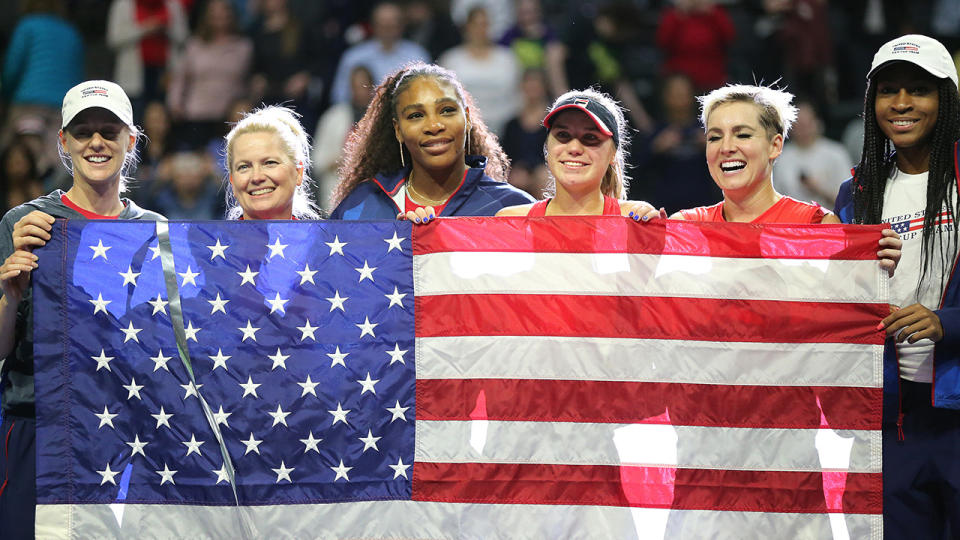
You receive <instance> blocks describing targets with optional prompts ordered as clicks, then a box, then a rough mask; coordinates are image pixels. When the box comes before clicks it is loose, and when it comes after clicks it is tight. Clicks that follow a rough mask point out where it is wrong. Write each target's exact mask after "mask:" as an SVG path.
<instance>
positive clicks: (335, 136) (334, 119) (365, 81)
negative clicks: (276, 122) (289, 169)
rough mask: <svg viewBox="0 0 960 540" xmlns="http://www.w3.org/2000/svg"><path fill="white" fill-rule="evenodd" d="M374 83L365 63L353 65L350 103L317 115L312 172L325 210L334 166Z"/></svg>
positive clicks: (334, 181) (334, 184)
mask: <svg viewBox="0 0 960 540" xmlns="http://www.w3.org/2000/svg"><path fill="white" fill-rule="evenodd" d="M375 86H376V84H375V83H374V82H373V77H372V76H371V75H370V70H369V69H367V68H366V66H356V67H354V68H353V71H351V72H350V102H349V103H337V104H335V105H332V106H330V108H329V109H327V110H326V112H324V113H323V115H322V116H321V117H320V122H319V123H318V124H317V132H316V133H315V134H314V135H313V155H312V156H311V159H312V161H313V171H314V175H315V178H316V186H317V193H316V194H315V195H316V197H315V200H316V201H318V202H319V203H320V206H321V207H322V208H323V209H324V210H325V211H327V212H329V211H331V210H333V208H332V207H331V205H330V196H331V195H332V194H333V189H334V188H335V187H337V183H338V179H337V167H338V166H339V163H340V156H341V155H342V154H343V144H344V142H346V140H347V135H348V134H349V133H350V131H351V130H352V129H353V127H354V126H355V125H356V123H357V122H358V121H359V120H360V118H362V117H363V113H364V112H366V110H367V105H369V104H370V100H371V99H373V89H374V88H375Z"/></svg>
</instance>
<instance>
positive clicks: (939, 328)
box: [877, 304, 943, 343]
mask: <svg viewBox="0 0 960 540" xmlns="http://www.w3.org/2000/svg"><path fill="white" fill-rule="evenodd" d="M877 329H878V330H883V329H886V331H887V335H888V336H892V335H894V334H896V333H897V332H900V335H898V336H897V343H903V342H904V341H906V342H907V343H916V342H917V341H920V340H921V339H924V338H926V339H929V340H931V341H934V342H937V341H940V340H941V339H943V325H941V324H940V317H938V316H937V314H936V313H934V312H932V311H930V310H929V309H927V308H926V307H924V306H923V305H922V304H913V305H910V306H907V307H905V308H900V309H894V311H893V313H891V314H890V315H889V316H887V318H885V319H883V320H882V321H880V325H879V326H878V327H877Z"/></svg>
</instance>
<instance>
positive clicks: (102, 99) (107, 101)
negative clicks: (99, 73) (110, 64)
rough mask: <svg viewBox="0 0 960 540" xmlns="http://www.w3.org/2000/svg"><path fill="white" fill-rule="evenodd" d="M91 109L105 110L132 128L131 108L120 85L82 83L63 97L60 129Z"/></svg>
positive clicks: (99, 82) (97, 82) (92, 82)
mask: <svg viewBox="0 0 960 540" xmlns="http://www.w3.org/2000/svg"><path fill="white" fill-rule="evenodd" d="M91 107H100V108H102V109H106V110H108V111H110V112H112V113H113V114H115V115H116V116H117V118H119V119H120V121H121V122H123V123H124V124H126V125H128V126H130V127H131V128H132V127H133V106H132V105H130V98H128V97H127V94H126V92H124V91H123V88H120V85H118V84H117V83H114V82H110V81H84V82H82V83H80V84H78V85H76V86H74V87H73V88H71V89H70V90H67V95H65V96H63V109H62V111H61V114H62V115H63V123H62V124H61V125H60V128H61V129H63V128H65V127H67V125H68V124H69V123H70V121H71V120H73V118H74V117H75V116H77V115H78V114H80V113H81V112H83V111H85V110H87V109H89V108H91Z"/></svg>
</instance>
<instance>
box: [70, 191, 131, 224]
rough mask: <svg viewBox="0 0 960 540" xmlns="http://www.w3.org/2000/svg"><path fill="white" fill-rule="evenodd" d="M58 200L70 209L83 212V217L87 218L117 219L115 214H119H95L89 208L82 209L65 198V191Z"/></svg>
mask: <svg viewBox="0 0 960 540" xmlns="http://www.w3.org/2000/svg"><path fill="white" fill-rule="evenodd" d="M60 202H62V203H63V204H65V205H67V206H68V207H70V208H71V209H72V210H76V211H77V212H80V213H81V214H83V217H85V218H87V219H117V216H119V215H120V214H117V215H116V216H104V215H102V214H95V213H93V212H91V211H89V210H84V209H83V208H80V207H79V206H77V203H75V202H73V201H71V200H70V199H69V198H67V194H66V193H64V194H63V195H61V196H60Z"/></svg>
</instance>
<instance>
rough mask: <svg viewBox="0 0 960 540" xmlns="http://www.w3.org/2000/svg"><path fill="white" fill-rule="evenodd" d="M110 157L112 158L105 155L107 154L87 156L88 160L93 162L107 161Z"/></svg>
mask: <svg viewBox="0 0 960 540" xmlns="http://www.w3.org/2000/svg"><path fill="white" fill-rule="evenodd" d="M109 159H110V158H108V157H105V156H90V157H88V158H87V161H89V162H91V163H103V162H105V161H108V160H109Z"/></svg>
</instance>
